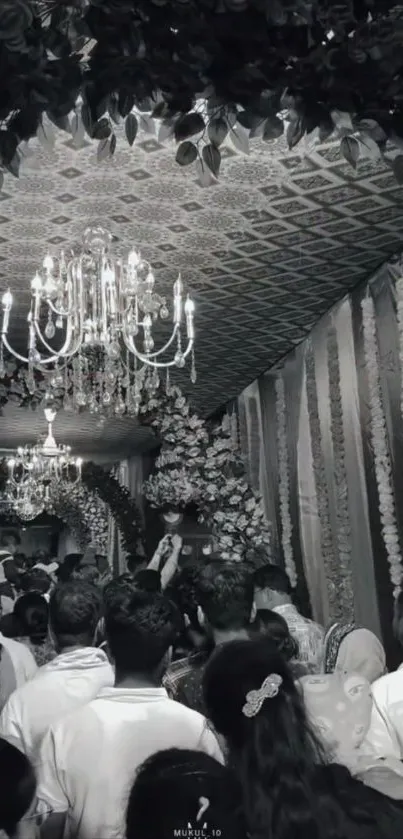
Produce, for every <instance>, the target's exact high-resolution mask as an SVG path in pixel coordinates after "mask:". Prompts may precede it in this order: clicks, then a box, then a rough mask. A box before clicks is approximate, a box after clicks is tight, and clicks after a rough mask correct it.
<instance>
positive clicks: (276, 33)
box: [0, 0, 403, 180]
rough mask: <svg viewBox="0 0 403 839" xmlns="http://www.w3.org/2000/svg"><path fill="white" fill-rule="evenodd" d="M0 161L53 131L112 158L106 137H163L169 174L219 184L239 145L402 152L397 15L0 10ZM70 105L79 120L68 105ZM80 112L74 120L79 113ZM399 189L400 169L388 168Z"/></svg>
mask: <svg viewBox="0 0 403 839" xmlns="http://www.w3.org/2000/svg"><path fill="white" fill-rule="evenodd" d="M0 33H1V39H0V68H1V74H2V78H3V79H7V84H4V85H2V89H1V91H0V118H1V125H2V128H1V129H0V160H1V162H2V166H3V168H4V169H6V170H9V171H11V172H12V173H13V174H14V175H17V174H18V169H19V161H20V157H19V151H18V149H19V146H20V144H21V142H23V141H26V140H29V138H30V137H33V136H34V135H35V134H38V137H39V139H40V140H41V141H42V142H43V143H44V144H45V145H49V144H51V143H52V132H51V129H50V127H49V125H48V123H47V121H46V120H44V115H45V114H46V115H47V117H49V118H50V120H51V121H52V122H53V123H54V124H56V125H57V126H58V127H59V128H61V129H64V130H66V131H69V132H71V133H72V134H73V137H74V138H75V141H76V142H77V144H78V145H79V144H80V143H82V141H83V137H84V132H86V133H87V135H88V136H90V137H91V138H93V139H94V140H96V141H98V142H99V156H100V157H101V158H105V157H108V156H109V155H112V154H113V153H114V150H115V148H116V134H115V131H114V126H115V124H116V123H119V122H120V121H121V120H125V129H126V137H127V140H128V142H129V144H130V145H132V144H133V143H134V142H135V139H136V134H137V131H138V128H139V127H141V128H143V129H145V130H149V129H150V128H151V129H152V130H154V128H155V126H156V129H157V135H158V137H159V139H161V140H162V139H166V138H168V137H170V136H171V137H173V138H174V139H175V140H176V142H177V143H178V144H179V145H178V150H177V161H178V163H179V164H181V165H187V164H189V163H192V162H193V161H195V160H197V161H198V162H199V164H200V167H201V168H202V169H203V168H207V169H208V170H209V171H210V172H211V173H212V174H214V175H217V174H218V170H219V167H220V162H221V155H220V146H221V144H222V143H223V142H224V141H225V139H226V138H227V137H231V139H232V140H233V141H234V145H235V147H238V148H242V143H243V140H242V135H243V132H245V131H246V132H248V134H250V136H252V137H253V136H256V135H257V136H261V137H263V139H264V140H266V141H268V142H272V141H273V140H276V139H277V138H279V137H280V136H281V135H282V134H283V132H284V130H286V135H287V140H288V145H289V146H290V148H293V147H294V146H296V145H297V144H298V142H299V141H300V140H301V138H302V137H303V136H304V135H305V134H309V133H311V132H313V131H314V130H317V131H318V134H319V137H320V138H321V139H322V140H323V139H326V138H328V137H329V136H330V135H331V134H332V133H333V132H336V135H338V136H339V137H340V140H341V150H342V153H343V154H344V156H345V157H346V159H347V160H349V162H350V163H351V164H352V165H353V166H355V165H356V164H357V161H358V158H359V157H360V156H366V157H368V156H369V157H376V156H381V155H382V154H383V152H384V150H385V146H386V142H387V139H390V140H392V141H393V143H394V144H396V145H397V146H398V147H400V148H401V147H402V145H403V80H402V75H401V44H402V43H403V8H402V6H401V4H399V3H396V2H390V0H389V1H388V0H337V1H336V0H71V1H70V2H69V0H2V2H1V4H0ZM78 102H79V103H80V106H79V108H77V107H76V106H77V103H78ZM81 105H82V107H81ZM390 162H391V165H392V166H393V168H394V170H395V174H396V176H397V177H398V179H399V180H402V179H403V166H402V163H403V157H402V156H401V155H398V156H397V157H395V158H394V159H393V160H391V161H390Z"/></svg>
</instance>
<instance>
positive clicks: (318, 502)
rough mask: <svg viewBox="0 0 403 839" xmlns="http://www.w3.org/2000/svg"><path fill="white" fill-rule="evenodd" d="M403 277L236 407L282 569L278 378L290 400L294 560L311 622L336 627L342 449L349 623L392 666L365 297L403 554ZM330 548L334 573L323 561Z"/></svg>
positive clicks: (355, 296)
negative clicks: (401, 303) (402, 314)
mask: <svg viewBox="0 0 403 839" xmlns="http://www.w3.org/2000/svg"><path fill="white" fill-rule="evenodd" d="M401 276H402V270H401V258H400V257H399V258H398V259H396V260H394V261H393V262H390V263H387V264H385V265H384V266H382V268H381V269H380V270H379V271H378V272H377V273H376V274H375V276H374V277H373V278H372V279H371V280H370V281H369V283H368V284H367V285H366V286H365V287H362V288H359V289H357V290H356V291H355V292H353V293H352V294H351V295H350V296H348V297H346V298H345V299H344V300H343V301H342V303H341V304H339V305H337V306H336V307H334V309H333V310H332V311H331V312H330V313H329V314H328V315H327V316H326V317H325V318H323V319H322V320H321V321H320V323H319V324H318V325H317V326H316V327H315V328H314V329H313V330H312V332H311V333H310V335H309V337H308V339H307V340H306V341H305V342H304V343H303V344H301V345H300V346H299V347H298V348H297V349H296V350H295V351H294V352H293V353H291V354H290V355H289V356H288V357H287V358H286V359H285V361H284V362H283V363H282V365H281V366H280V367H279V368H277V369H276V370H271V371H269V372H268V373H266V374H265V375H264V376H262V377H261V378H260V379H259V380H257V381H256V382H254V383H253V384H252V385H251V386H250V387H248V388H247V389H246V390H245V391H244V392H243V393H242V394H241V396H240V398H239V400H238V413H239V424H240V438H241V446H242V451H243V455H244V459H245V462H246V464H247V469H248V473H249V479H250V480H251V482H252V485H253V486H254V488H255V489H257V490H259V491H260V492H261V494H262V496H263V501H264V506H265V511H266V515H267V518H268V519H269V521H270V522H271V525H272V534H273V535H272V546H273V555H274V559H275V561H276V562H278V563H280V564H284V557H283V554H282V547H281V532H282V522H281V511H280V508H279V498H278V487H279V463H278V450H277V416H276V392H275V382H276V377H277V376H278V375H279V374H281V376H282V378H283V381H284V386H285V393H286V421H287V447H288V464H289V476H290V497H289V504H290V513H291V519H292V531H293V545H292V547H293V557H294V561H295V563H296V566H297V571H298V575H299V580H300V589H302V595H303V594H304V587H305V588H306V592H307V595H308V601H309V604H310V607H311V612H312V614H313V615H314V617H315V618H316V619H317V620H319V621H321V622H322V623H324V624H327V623H328V622H329V620H330V619H331V618H332V588H331V584H330V580H329V573H328V569H329V565H330V566H331V568H332V579H333V581H334V583H335V586H336V591H337V586H338V585H339V584H341V583H342V579H341V574H342V572H341V563H340V562H339V556H341V555H340V554H339V551H340V539H341V537H340V497H339V493H340V481H339V482H338V481H337V480H336V477H335V469H336V468H337V466H338V464H339V466H340V447H342V449H343V451H342V461H341V464H342V466H343V469H344V478H345V484H346V493H345V497H344V502H345V505H346V507H347V511H346V516H347V522H346V523H345V528H344V529H345V531H346V533H347V534H348V546H349V560H348V561H349V574H350V575H351V576H350V578H349V579H351V585H352V589H353V593H354V606H353V611H354V615H350V616H349V617H354V618H355V620H356V621H357V622H358V623H360V624H361V625H363V626H366V627H367V628H368V629H371V630H372V631H374V632H375V633H376V634H377V635H378V636H379V637H382V638H383V640H384V642H385V643H386V645H387V648H388V652H389V660H391V657H393V656H394V650H393V639H392V634H391V617H392V608H393V596H392V586H391V583H390V574H389V565H388V556H387V551H386V549H385V544H384V536H383V531H382V522H381V517H380V509H379V507H380V503H379V502H380V499H379V488H378V486H377V480H376V477H377V476H376V470H375V459H374V451H373V441H372V436H371V427H372V426H371V422H372V417H371V404H370V401H369V391H368V369H367V366H366V356H365V345H364V334H363V314H362V307H361V303H362V300H363V298H364V297H365V296H366V295H371V298H372V300H373V301H374V307H375V318H376V344H377V353H378V359H379V377H380V386H381V397H382V408H383V413H384V422H385V427H386V430H387V443H388V448H389V453H390V461H391V467H392V469H391V472H392V474H391V484H392V490H393V496H394V502H395V510H396V520H397V528H398V533H399V541H400V545H401V546H402V545H403V420H402V415H401V374H402V371H401V365H400V360H399V332H398V323H397V314H396V309H397V306H396V288H395V282H396V279H397V278H398V277H401ZM330 334H331V335H332V336H334V338H333V340H334V342H335V344H334V345H333V349H332V348H331V346H332V345H331V344H330V343H329V335H330ZM329 348H331V349H329ZM329 352H335V353H336V357H337V365H338V367H337V369H338V372H339V378H338V385H337V386H338V392H339V397H340V399H339V402H340V406H341V407H340V411H341V423H340V424H341V428H340V433H339V435H338V437H337V439H336V440H334V439H333V437H334V429H335V425H334V416H333V414H332V410H333V409H334V396H335V394H334V392H332V394H331V393H330V386H331V383H332V388H334V387H335V384H334V380H333V379H332V374H331V372H329V370H330V368H331V363H330V364H329ZM333 364H334V359H333ZM333 369H334V368H333ZM331 396H332V397H333V398H332V399H331V398H330V397H331ZM332 406H333V408H332ZM332 435H333V436H332ZM335 446H336V448H335ZM337 447H338V448H337ZM325 530H326V533H325ZM324 534H325V535H326V539H325V538H324ZM325 542H326V546H327V554H328V556H327V563H328V564H326V563H325V561H324V550H325V548H324V546H325ZM344 558H345V555H344ZM325 566H326V567H325ZM333 598H334V590H333ZM305 605H306V606H307V604H305ZM307 611H308V609H307Z"/></svg>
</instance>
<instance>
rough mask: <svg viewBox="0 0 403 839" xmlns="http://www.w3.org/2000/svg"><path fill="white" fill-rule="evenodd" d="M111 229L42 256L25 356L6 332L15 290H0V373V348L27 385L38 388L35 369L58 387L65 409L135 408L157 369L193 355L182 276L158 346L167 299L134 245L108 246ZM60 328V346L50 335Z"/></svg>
mask: <svg viewBox="0 0 403 839" xmlns="http://www.w3.org/2000/svg"><path fill="white" fill-rule="evenodd" d="M112 238H113V237H112V235H111V234H110V233H108V232H107V231H106V230H104V229H103V228H101V227H99V228H88V229H87V230H86V231H85V233H84V238H83V246H82V250H81V251H80V252H79V253H74V252H71V253H70V254H66V253H65V252H63V251H62V252H61V253H60V256H59V257H58V258H53V257H52V256H50V255H47V256H46V257H45V259H44V261H43V267H42V270H41V271H40V272H38V273H36V274H35V277H34V278H33V280H32V282H31V305H30V311H29V313H28V348H27V356H23V355H21V354H20V353H19V352H17V351H16V350H14V349H13V347H12V346H11V344H10V342H9V338H8V329H9V320H10V313H11V309H12V305H13V297H12V294H11V292H10V290H9V291H7V292H6V293H5V294H4V295H3V299H2V303H3V322H2V328H1V340H2V343H1V348H0V378H1V377H2V376H4V371H5V368H4V361H3V347H5V348H6V349H7V350H8V351H9V352H10V353H11V354H12V355H13V356H14V357H15V358H17V359H18V360H19V361H22V362H24V363H26V364H27V365H28V375H27V386H28V389H29V390H30V392H31V393H33V392H34V391H35V387H36V385H35V378H34V370H38V371H40V372H41V373H42V374H43V375H44V376H45V378H46V383H47V385H48V388H49V389H50V390H55V389H61V390H62V391H63V393H64V408H65V409H66V410H75V411H79V410H82V409H83V408H87V409H89V410H90V411H91V412H92V413H101V414H111V413H112V414H115V415H117V416H119V415H122V414H124V413H130V414H137V413H138V412H139V409H140V405H141V400H142V392H143V390H146V391H148V393H149V394H152V393H153V392H154V391H155V390H156V389H157V388H158V386H159V384H160V380H159V371H160V370H161V369H165V370H166V373H167V387H168V386H169V370H170V368H175V367H176V368H179V369H182V368H183V367H185V365H186V361H187V359H188V357H190V358H191V374H190V378H191V381H192V382H195V381H196V369H195V359H194V339H195V332H194V303H193V301H192V300H191V299H190V297H189V296H187V298H186V299H185V296H184V287H183V283H182V280H181V277H180V275H179V276H178V279H177V280H176V282H175V283H174V286H173V306H172V322H173V324H172V328H171V330H170V335H169V336H168V337H167V340H166V341H165V343H164V344H163V346H161V347H160V348H159V349H156V348H155V336H154V333H153V327H154V324H156V322H157V321H166V320H167V319H168V318H169V316H170V313H169V310H168V308H167V301H166V298H165V297H161V296H160V295H159V294H157V293H156V291H155V288H154V286H155V279H154V274H153V271H152V268H151V265H150V264H149V263H148V262H146V261H145V260H144V259H142V257H141V254H140V252H139V251H138V250H136V249H135V248H133V249H132V250H131V251H130V253H129V254H128V256H127V259H126V260H125V261H123V260H122V259H119V258H116V257H115V256H114V255H113V254H112V253H111V245H112ZM58 332H60V334H61V336H62V337H61V341H62V346H61V347H60V348H59V349H55V348H54V347H53V346H51V345H50V344H49V341H52V339H53V338H54V337H55V335H56V334H57V333H58Z"/></svg>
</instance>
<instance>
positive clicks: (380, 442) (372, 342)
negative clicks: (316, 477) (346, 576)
mask: <svg viewBox="0 0 403 839" xmlns="http://www.w3.org/2000/svg"><path fill="white" fill-rule="evenodd" d="M361 308H362V321H363V334H364V355H365V366H366V371H367V380H368V392H369V405H370V413H371V438H372V447H373V451H374V465H375V476H376V483H377V487H378V495H379V512H380V517H381V530H382V537H383V541H384V544H385V549H386V553H387V557H388V562H389V573H390V579H391V582H392V584H393V595H394V597H397V595H398V594H399V591H400V586H401V583H402V578H403V569H402V555H401V550H400V544H399V532H398V528H397V521H396V513H395V498H394V490H393V483H392V465H391V459H390V452H389V443H388V434H387V429H386V419H385V413H384V410H383V404H382V388H381V379H380V374H379V349H378V341H377V334H376V319H375V306H374V301H373V299H372V297H371V296H367V297H365V298H364V299H363V300H362V302H361Z"/></svg>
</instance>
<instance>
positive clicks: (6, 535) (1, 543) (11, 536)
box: [0, 530, 21, 549]
mask: <svg viewBox="0 0 403 839" xmlns="http://www.w3.org/2000/svg"><path fill="white" fill-rule="evenodd" d="M10 542H14V544H15V545H20V544H21V538H20V535H19V533H18V531H17V530H3V532H2V533H1V535H0V548H3V549H4V548H7V547H8V545H9V544H10Z"/></svg>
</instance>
